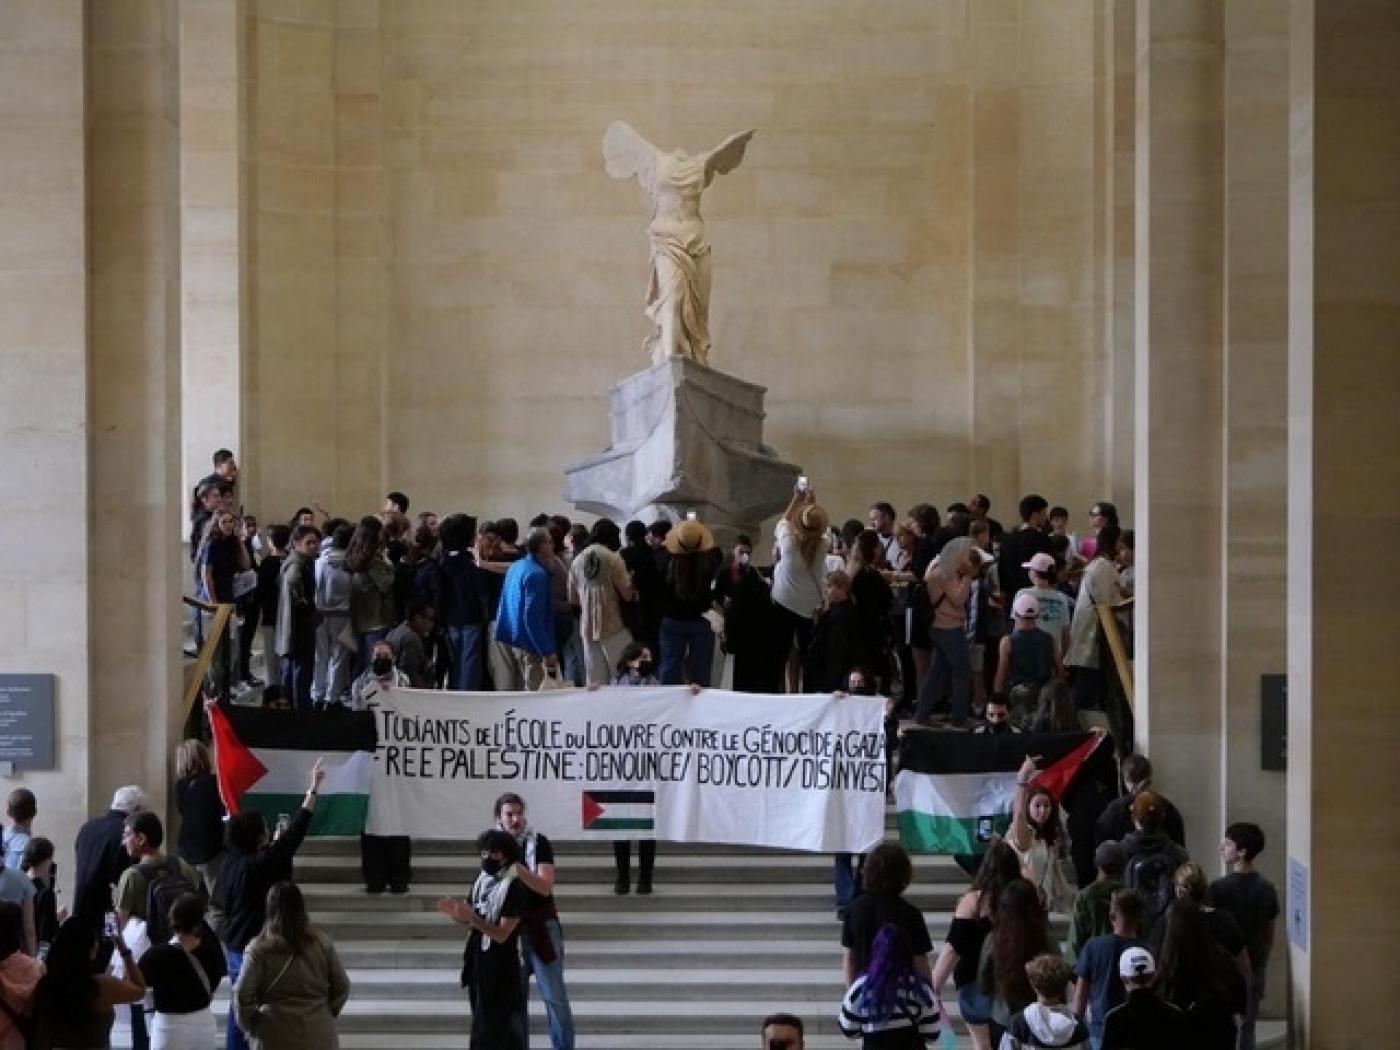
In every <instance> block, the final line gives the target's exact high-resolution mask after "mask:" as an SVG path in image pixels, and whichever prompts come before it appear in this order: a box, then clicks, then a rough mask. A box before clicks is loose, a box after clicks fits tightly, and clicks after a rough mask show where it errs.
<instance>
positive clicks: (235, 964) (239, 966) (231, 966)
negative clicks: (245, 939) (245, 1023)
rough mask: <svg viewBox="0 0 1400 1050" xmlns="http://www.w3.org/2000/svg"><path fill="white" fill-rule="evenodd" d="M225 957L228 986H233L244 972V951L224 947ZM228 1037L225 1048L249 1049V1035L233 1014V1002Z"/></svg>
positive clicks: (230, 1010) (229, 1012) (230, 1006)
mask: <svg viewBox="0 0 1400 1050" xmlns="http://www.w3.org/2000/svg"><path fill="white" fill-rule="evenodd" d="M224 959H226V960H227V961H228V986H229V987H230V988H232V987H233V986H234V985H235V984H237V983H238V975H239V974H240V973H242V972H243V953H242V952H240V951H235V950H234V949H232V948H227V947H226V948H224ZM227 1031H228V1037H227V1039H226V1040H225V1042H224V1050H248V1037H247V1036H245V1035H244V1034H243V1029H241V1028H239V1027H238V1021H237V1019H236V1018H235V1017H234V1016H233V1004H232V1003H229V1008H228V1029H227Z"/></svg>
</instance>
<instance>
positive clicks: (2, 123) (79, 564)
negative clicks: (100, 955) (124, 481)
mask: <svg viewBox="0 0 1400 1050" xmlns="http://www.w3.org/2000/svg"><path fill="white" fill-rule="evenodd" d="M0 25H3V26H4V31H3V32H0V183H3V185H4V187H5V190H4V192H3V193H0V477H3V478H4V479H5V488H6V491H7V492H8V493H9V496H8V498H7V499H6V500H5V501H4V503H3V505H2V506H0V637H3V638H4V644H3V645H0V671H4V672H13V673H33V674H39V673H52V674H54V675H56V676H57V679H58V689H57V711H56V715H55V719H56V732H57V734H58V761H59V768H58V769H57V770H55V771H54V772H49V773H24V774H21V775H20V776H18V777H17V778H16V779H15V780H13V781H12V782H10V783H7V784H5V785H4V786H3V787H2V788H0V790H5V791H8V789H9V788H10V787H18V786H20V785H23V786H25V787H28V788H30V789H31V790H32V791H34V793H35V794H36V795H37V796H38V797H39V800H40V803H39V805H40V821H41V822H42V823H43V826H44V829H45V833H46V834H49V835H50V837H52V838H53V840H54V841H55V842H56V843H67V842H70V841H71V840H72V836H73V834H74V832H76V831H77V827H78V822H79V821H80V820H81V819H82V815H83V813H84V812H85V811H86V809H87V801H88V799H87V781H88V776H87V765H88V755H89V733H88V686H89V681H90V678H89V674H88V658H87V648H88V641H89V630H88V565H89V561H88V544H87V517H88V477H89V468H88V455H87V453H88V440H89V431H88V425H87V398H88V370H87V343H86V340H87V331H88V326H87V282H86V279H85V276H84V269H85V263H84V253H85V251H86V243H87V242H86V236H85V231H84V224H83V203H84V160H83V119H84V118H83V85H84V74H83V12H82V9H81V8H80V7H79V6H78V5H76V4H53V3H49V2H48V0H6V2H5V3H0ZM60 863H62V864H65V865H66V864H67V863H68V862H67V860H66V859H65V860H61V861H60Z"/></svg>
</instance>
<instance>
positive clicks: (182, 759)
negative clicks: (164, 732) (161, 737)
mask: <svg viewBox="0 0 1400 1050" xmlns="http://www.w3.org/2000/svg"><path fill="white" fill-rule="evenodd" d="M213 771H214V770H213V764H212V763H211V762H210V761H209V749H208V748H207V747H205V746H204V744H203V743H201V742H200V741H198V740H194V739H190V740H183V741H181V742H180V746H179V747H178V748H176V749H175V778H176V779H177V780H184V779H185V778H186V777H192V776H194V775H195V774H196V773H212V772H213Z"/></svg>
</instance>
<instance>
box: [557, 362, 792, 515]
mask: <svg viewBox="0 0 1400 1050" xmlns="http://www.w3.org/2000/svg"><path fill="white" fill-rule="evenodd" d="M765 392H766V391H765V390H764V388H763V387H761V386H756V385H754V384H753V383H746V382H744V381H743V380H742V379H736V378H734V377H733V376H731V375H726V374H725V373H723V372H717V371H715V370H714V369H713V368H706V367H705V366H704V365H700V364H696V363H695V362H694V361H690V360H687V359H683V358H671V359H670V360H667V361H665V362H663V363H661V364H659V365H656V366H654V367H652V368H649V369H647V370H646V371H644V372H637V373H635V374H633V375H630V376H628V377H627V378H626V379H623V380H622V381H621V382H620V383H618V384H617V386H615V387H613V390H612V398H611V406H610V408H609V413H610V415H611V417H612V444H611V446H610V447H609V448H608V449H607V450H606V451H604V452H603V453H601V454H600V455H597V456H594V457H592V458H590V459H586V460H583V461H582V462H580V463H575V464H572V465H571V466H568V467H566V468H565V469H564V497H565V499H567V500H569V501H570V502H572V503H573V504H574V506H576V507H577V508H578V509H579V510H582V511H587V512H589V513H592V514H600V515H606V516H607V517H610V518H613V519H614V520H616V521H617V522H618V524H623V523H625V522H627V521H628V520H630V519H632V518H638V519H640V520H642V521H645V522H648V523H650V522H652V521H655V520H657V519H658V518H664V519H668V520H671V521H681V520H682V519H684V518H685V515H686V512H687V511H690V510H694V511H695V512H696V514H697V515H698V516H699V518H700V520H701V521H703V522H704V523H705V524H706V525H708V526H709V528H710V529H711V531H712V532H714V533H715V538H716V539H717V540H719V541H720V542H725V541H727V540H731V539H732V538H733V537H734V536H735V535H737V534H738V533H740V532H746V533H749V534H750V535H751V536H753V538H754V539H755V540H756V539H757V538H758V537H757V530H758V527H759V524H760V523H761V522H762V521H763V520H764V519H765V518H770V517H773V516H774V515H776V514H778V513H780V512H781V511H782V510H783V509H784V508H785V507H786V506H787V504H788V500H789V499H790V497H791V495H792V488H793V485H794V484H795V483H796V480H797V477H798V475H799V474H800V473H801V469H800V468H799V467H797V466H796V465H794V464H792V463H788V462H785V461H784V460H781V459H779V458H778V456H777V454H776V453H775V452H774V451H773V450H772V449H771V448H769V447H768V446H767V445H765V444H764V443H763V395H764V393H765Z"/></svg>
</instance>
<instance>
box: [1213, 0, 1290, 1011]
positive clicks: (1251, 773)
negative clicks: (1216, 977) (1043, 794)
mask: <svg viewBox="0 0 1400 1050" xmlns="http://www.w3.org/2000/svg"><path fill="white" fill-rule="evenodd" d="M1225 56H1226V57H1225V80H1224V94H1225V97H1224V116H1225V128H1224V141H1225V150H1224V173H1225V214H1224V253H1225V255H1224V271H1223V272H1224V287H1223V292H1224V296H1225V322H1224V353H1225V359H1224V404H1225V427H1224V442H1225V447H1224V452H1223V461H1222V465H1223V468H1224V491H1223V501H1222V507H1221V515H1220V525H1221V538H1220V542H1221V543H1222V545H1223V546H1222V552H1221V555H1222V564H1221V572H1222V576H1221V579H1222V584H1223V599H1224V602H1223V605H1222V607H1221V673H1222V675H1223V676H1224V677H1223V687H1224V698H1225V703H1224V713H1223V719H1224V720H1223V723H1222V725H1221V731H1222V741H1221V744H1222V760H1223V761H1222V764H1221V775H1222V778H1223V779H1222V783H1221V797H1222V805H1223V810H1222V811H1221V812H1219V814H1218V821H1217V823H1216V825H1215V829H1214V830H1215V833H1217V834H1218V833H1219V831H1220V829H1221V828H1223V827H1224V826H1225V825H1226V824H1228V823H1229V822H1231V821H1237V820H1248V821H1253V822H1255V823H1257V824H1259V825H1260V826H1261V827H1262V828H1263V829H1264V833H1265V836H1266V838H1267V840H1268V842H1269V843H1270V845H1269V848H1268V850H1267V851H1266V853H1265V854H1264V856H1263V857H1262V858H1261V859H1260V867H1261V869H1262V870H1263V872H1264V873H1265V875H1266V876H1267V877H1268V878H1269V879H1271V880H1273V881H1274V882H1276V883H1277V882H1278V880H1280V879H1281V878H1282V877H1283V872H1284V857H1285V855H1286V850H1285V847H1284V825H1285V821H1284V790H1283V788H1284V774H1282V773H1279V772H1265V771H1264V770H1263V769H1262V767H1261V750H1260V713H1261V695H1260V694H1261V689H1260V676H1261V675H1264V674H1271V673H1272V674H1281V673H1283V672H1284V671H1285V670H1286V668H1287V617H1286V597H1285V591H1286V588H1287V577H1286V568H1287V566H1286V547H1287V543H1286V541H1287V531H1288V493H1287V487H1288V465H1287V458H1288V455H1287V450H1288V420H1287V418H1286V417H1285V416H1284V414H1283V413H1282V412H1281V411H1280V406H1281V405H1283V404H1285V403H1286V402H1287V398H1288V12H1287V9H1286V8H1284V7H1283V6H1282V5H1279V4H1276V3H1272V2H1270V0H1263V2H1257V3H1255V2H1247V3H1235V2H1232V3H1229V4H1227V5H1226V8H1225ZM1200 859H1201V860H1202V862H1203V863H1205V864H1206V870H1207V871H1213V870H1214V865H1213V864H1212V863H1210V861H1213V860H1214V858H1212V857H1205V858H1200ZM1275 969H1276V971H1277V970H1278V969H1279V968H1275ZM1274 977H1275V980H1274V981H1273V982H1272V984H1273V986H1274V987H1275V988H1276V989H1279V990H1280V991H1281V990H1282V988H1283V987H1285V985H1286V982H1285V981H1283V980H1281V978H1282V974H1281V972H1276V973H1275V974H1274ZM1268 1010H1269V1013H1270V1014H1271V1015H1278V1014H1282V1013H1283V1012H1284V1009H1283V1001H1282V997H1281V996H1280V997H1278V998H1277V1000H1276V1001H1275V1002H1273V1003H1270V1004H1269V1008H1268Z"/></svg>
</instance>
